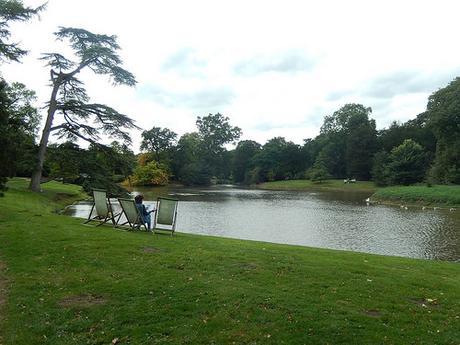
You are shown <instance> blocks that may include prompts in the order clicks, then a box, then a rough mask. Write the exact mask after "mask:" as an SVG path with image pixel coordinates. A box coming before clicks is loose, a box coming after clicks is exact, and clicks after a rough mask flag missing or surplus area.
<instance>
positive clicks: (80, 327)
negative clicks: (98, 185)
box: [0, 180, 460, 344]
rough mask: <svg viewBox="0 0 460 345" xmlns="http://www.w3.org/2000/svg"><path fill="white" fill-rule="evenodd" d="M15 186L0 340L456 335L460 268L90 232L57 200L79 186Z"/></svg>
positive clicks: (426, 338) (451, 338) (381, 339)
mask: <svg viewBox="0 0 460 345" xmlns="http://www.w3.org/2000/svg"><path fill="white" fill-rule="evenodd" d="M9 186H10V190H9V191H8V193H7V194H6V196H5V197H4V198H0V259H1V260H2V261H3V263H4V266H6V268H4V269H3V271H1V272H0V274H1V279H0V285H2V286H3V288H2V289H0V291H2V290H4V289H6V290H7V302H6V304H5V305H4V306H3V307H2V308H3V310H2V312H1V313H0V315H2V316H1V317H0V318H1V321H0V322H1V323H0V334H1V336H2V337H3V342H2V341H0V343H3V344H111V342H112V340H114V339H116V338H118V341H119V342H118V343H119V344H128V343H129V344H233V343H235V344H458V340H459V339H460V319H459V318H460V304H459V303H460V302H459V296H460V284H459V281H460V265H459V264H455V263H448V262H440V261H426V260H413V259H407V258H398V257H385V256H377V255H370V254H360V253H350V252H343V251H332V250H322V249H313V248H305V247H297V246H288V245H277V244H269V243H260V242H251V241H241V240H232V239H223V238H213V237H206V236H194V235H187V234H182V233H179V234H177V236H174V237H170V236H169V235H155V236H152V235H150V234H146V233H141V232H135V233H133V232H125V231H118V230H114V229H112V228H111V227H108V226H107V227H105V226H102V227H97V228H96V227H91V226H84V225H82V224H81V220H78V219H74V218H70V217H66V216H63V215H58V214H56V213H54V210H55V209H56V208H57V207H58V205H57V204H56V203H55V202H53V201H51V200H52V199H55V198H56V196H57V195H61V197H59V198H58V199H59V202H60V205H62V203H63V201H64V200H63V199H62V195H64V194H68V197H69V198H70V199H72V200H73V199H75V198H76V197H77V196H78V195H79V192H78V189H77V188H75V187H71V186H62V185H58V184H54V183H52V184H49V185H48V186H46V187H45V189H46V191H45V193H44V194H40V195H37V194H32V193H30V192H27V191H25V190H24V189H25V186H26V181H21V180H14V181H12V182H10V183H9ZM61 187H62V189H61ZM50 198H51V199H50ZM179 217H180V212H179ZM248 228H249V226H248ZM0 267H1V266H0ZM4 295H5V294H4ZM0 300H1V298H0Z"/></svg>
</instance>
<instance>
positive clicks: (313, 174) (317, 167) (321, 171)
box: [308, 159, 331, 183]
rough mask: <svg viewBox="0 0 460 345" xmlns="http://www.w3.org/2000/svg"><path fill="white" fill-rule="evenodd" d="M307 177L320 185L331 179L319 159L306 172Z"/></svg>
mask: <svg viewBox="0 0 460 345" xmlns="http://www.w3.org/2000/svg"><path fill="white" fill-rule="evenodd" d="M308 176H309V178H310V180H312V181H313V182H318V183H321V182H323V181H324V180H327V179H328V178H330V177H331V175H330V174H329V173H328V171H327V168H326V166H325V165H324V163H323V162H322V160H321V159H317V160H316V162H315V164H314V165H313V167H312V168H311V169H310V170H309V171H308Z"/></svg>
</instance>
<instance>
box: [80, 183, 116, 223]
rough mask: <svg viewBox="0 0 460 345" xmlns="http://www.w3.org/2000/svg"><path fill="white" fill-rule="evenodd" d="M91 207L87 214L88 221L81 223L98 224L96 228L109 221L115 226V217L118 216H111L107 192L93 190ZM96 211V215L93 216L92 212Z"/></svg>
mask: <svg viewBox="0 0 460 345" xmlns="http://www.w3.org/2000/svg"><path fill="white" fill-rule="evenodd" d="M93 201H94V202H93V206H92V207H91V211H90V212H89V215H88V219H87V220H86V221H85V222H84V223H83V224H86V223H89V222H91V221H96V222H99V224H98V225H97V226H100V225H102V224H105V223H107V222H108V221H109V220H110V221H112V224H113V225H115V217H116V216H117V215H118V214H113V209H112V205H111V204H110V199H109V198H107V191H105V190H103V189H93ZM94 210H95V211H96V215H95V216H92V215H93V211H94Z"/></svg>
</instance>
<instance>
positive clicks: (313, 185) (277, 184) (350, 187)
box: [257, 180, 377, 192]
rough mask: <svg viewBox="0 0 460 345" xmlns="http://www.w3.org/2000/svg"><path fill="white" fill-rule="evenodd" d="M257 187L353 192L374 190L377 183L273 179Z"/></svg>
mask: <svg viewBox="0 0 460 345" xmlns="http://www.w3.org/2000/svg"><path fill="white" fill-rule="evenodd" d="M257 187H258V188H261V189H271V190H331V191H353V192H374V191H375V190H376V189H377V187H376V186H375V184H374V183H373V182H370V181H358V182H356V183H343V180H326V181H323V182H321V183H318V182H312V181H310V180H286V181H273V182H265V183H261V184H259V185H257Z"/></svg>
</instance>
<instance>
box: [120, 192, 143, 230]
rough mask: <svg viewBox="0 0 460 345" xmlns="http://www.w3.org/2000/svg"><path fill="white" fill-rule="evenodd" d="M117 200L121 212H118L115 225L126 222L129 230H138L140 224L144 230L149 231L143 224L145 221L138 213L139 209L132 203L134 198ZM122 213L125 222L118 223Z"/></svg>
mask: <svg viewBox="0 0 460 345" xmlns="http://www.w3.org/2000/svg"><path fill="white" fill-rule="evenodd" d="M118 201H119V202H120V206H121V209H122V212H121V213H120V216H119V217H118V219H117V222H116V227H118V226H123V225H126V224H128V225H129V228H130V229H131V230H140V229H141V226H143V227H144V229H145V230H146V231H149V229H147V227H146V226H145V223H144V221H143V219H142V217H141V215H140V213H139V209H138V208H137V207H136V204H135V203H134V200H132V199H118ZM123 214H124V215H125V218H126V222H124V223H122V224H119V222H120V220H121V217H122V216H123Z"/></svg>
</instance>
